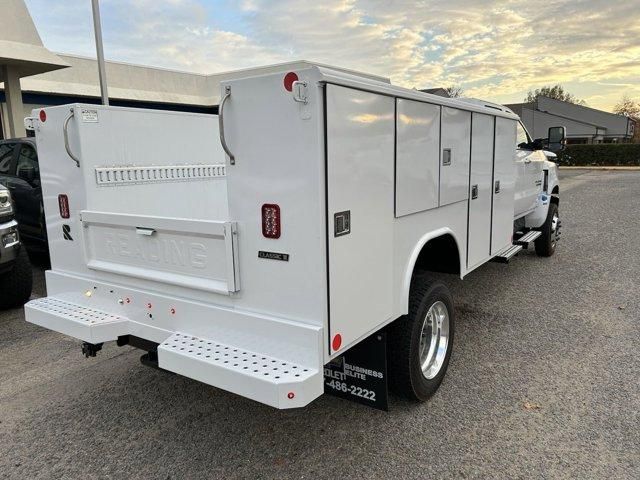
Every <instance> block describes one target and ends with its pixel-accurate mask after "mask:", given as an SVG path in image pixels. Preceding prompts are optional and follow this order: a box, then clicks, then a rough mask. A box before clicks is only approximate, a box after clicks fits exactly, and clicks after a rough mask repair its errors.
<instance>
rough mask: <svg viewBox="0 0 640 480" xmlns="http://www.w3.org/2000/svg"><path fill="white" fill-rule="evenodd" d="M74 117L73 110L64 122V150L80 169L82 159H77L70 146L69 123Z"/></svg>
mask: <svg viewBox="0 0 640 480" xmlns="http://www.w3.org/2000/svg"><path fill="white" fill-rule="evenodd" d="M73 116H74V111H73V108H72V109H71V110H70V112H69V115H68V116H67V118H65V120H64V125H63V126H62V133H63V135H64V149H65V150H66V151H67V155H69V156H70V157H71V160H73V161H74V162H76V167H78V168H80V159H79V158H78V157H76V156H75V155H74V154H73V152H72V151H71V147H70V146H69V122H70V121H71V119H72V118H73Z"/></svg>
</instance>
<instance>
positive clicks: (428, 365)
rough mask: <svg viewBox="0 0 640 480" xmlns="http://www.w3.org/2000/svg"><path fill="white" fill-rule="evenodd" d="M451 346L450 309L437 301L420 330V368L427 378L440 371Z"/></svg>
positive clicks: (429, 378)
mask: <svg viewBox="0 0 640 480" xmlns="http://www.w3.org/2000/svg"><path fill="white" fill-rule="evenodd" d="M448 346H449V311H448V310H447V306H446V305H445V304H444V303H443V302H441V301H437V302H435V303H434V304H433V305H431V308H429V311H428V312H427V315H426V316H425V319H424V322H423V323H422V331H421V332H420V356H419V360H420V369H421V370H422V375H424V377H425V378H426V379H427V380H431V379H432V378H434V377H435V376H436V375H438V373H439V372H440V369H441V368H442V364H443V363H444V359H445V357H446V356H447V347H448Z"/></svg>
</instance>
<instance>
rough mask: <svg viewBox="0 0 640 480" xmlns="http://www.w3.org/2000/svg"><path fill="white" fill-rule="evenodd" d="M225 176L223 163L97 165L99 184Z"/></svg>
mask: <svg viewBox="0 0 640 480" xmlns="http://www.w3.org/2000/svg"><path fill="white" fill-rule="evenodd" d="M224 176H226V166H225V165H223V164H214V165H162V166H141V167H96V183H97V184H98V185H99V186H110V185H135V184H140V183H159V182H180V181H189V180H205V179H209V178H217V177H224Z"/></svg>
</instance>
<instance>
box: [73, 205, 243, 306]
mask: <svg viewBox="0 0 640 480" xmlns="http://www.w3.org/2000/svg"><path fill="white" fill-rule="evenodd" d="M81 221H82V226H83V227H84V229H83V230H84V232H83V233H84V246H85V258H86V262H87V267H88V268H90V269H92V270H97V271H104V272H110V273H115V274H121V275H126V276H129V277H134V278H141V279H145V280H152V281H156V282H160V283H164V284H170V285H177V286H181V287H186V288H195V289H198V290H205V291H210V292H216V293H222V294H230V293H233V292H237V291H238V290H239V289H240V286H239V275H238V269H237V267H238V258H237V256H238V247H237V229H236V223H235V222H225V221H209V220H188V219H181V218H170V217H155V216H139V215H128V214H114V213H106V212H95V211H83V212H82V214H81Z"/></svg>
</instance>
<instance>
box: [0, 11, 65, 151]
mask: <svg viewBox="0 0 640 480" xmlns="http://www.w3.org/2000/svg"><path fill="white" fill-rule="evenodd" d="M0 17H2V19H3V22H2V23H3V26H2V30H3V31H2V39H0V82H2V83H4V90H5V96H6V99H7V116H6V118H3V123H4V124H5V131H6V134H7V136H8V137H10V138H11V137H23V136H24V135H25V130H24V126H23V123H22V120H23V119H22V117H23V116H24V109H23V106H22V89H21V87H20V79H21V78H23V77H28V76H30V75H37V74H40V73H46V72H50V71H53V70H58V69H60V68H66V67H68V66H69V64H68V63H67V62H65V61H64V60H62V59H61V58H60V57H58V56H57V55H55V54H54V53H51V52H50V51H49V50H47V49H46V48H45V47H44V46H43V45H42V40H41V39H40V35H39V34H38V31H37V30H36V27H35V25H34V24H33V20H32V19H31V15H29V11H28V10H27V7H26V5H25V4H24V1H23V0H4V1H3V2H2V7H1V8H0Z"/></svg>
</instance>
